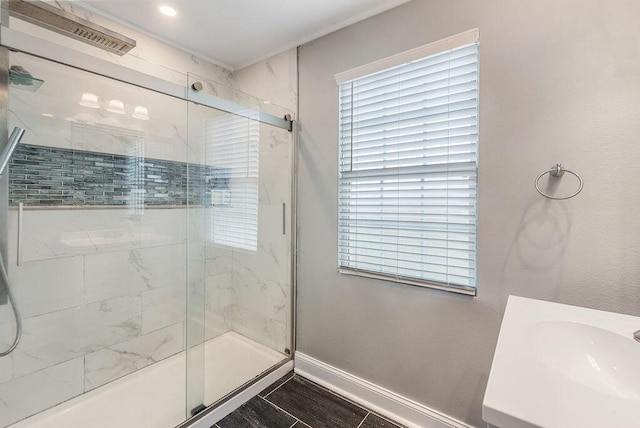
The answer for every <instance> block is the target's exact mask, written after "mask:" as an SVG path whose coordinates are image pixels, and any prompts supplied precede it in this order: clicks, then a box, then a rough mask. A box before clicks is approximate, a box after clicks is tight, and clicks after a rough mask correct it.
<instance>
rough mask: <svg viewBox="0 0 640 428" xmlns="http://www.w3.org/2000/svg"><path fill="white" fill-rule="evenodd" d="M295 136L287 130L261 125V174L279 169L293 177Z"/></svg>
mask: <svg viewBox="0 0 640 428" xmlns="http://www.w3.org/2000/svg"><path fill="white" fill-rule="evenodd" d="M292 145H293V134H292V133H291V132H289V131H287V130H286V129H281V128H275V127H273V126H271V125H267V124H264V123H261V124H260V172H261V173H264V172H265V171H267V170H269V169H274V168H279V169H281V170H282V172H283V173H285V174H287V175H289V176H290V175H291V168H292V165H291V157H292Z"/></svg>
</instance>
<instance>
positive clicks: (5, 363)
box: [0, 327, 13, 383]
mask: <svg viewBox="0 0 640 428" xmlns="http://www.w3.org/2000/svg"><path fill="white" fill-rule="evenodd" d="M0 330H2V334H3V335H4V334H5V331H4V329H2V328H1V327H0ZM5 339H6V338H5V337H2V338H1V339H0V346H2V349H3V350H4V349H7V345H6V344H7V342H8V341H9V340H8V339H7V340H5ZM12 378H13V355H12V354H9V355H6V356H4V357H0V383H2V382H7V381H8V380H11V379H12Z"/></svg>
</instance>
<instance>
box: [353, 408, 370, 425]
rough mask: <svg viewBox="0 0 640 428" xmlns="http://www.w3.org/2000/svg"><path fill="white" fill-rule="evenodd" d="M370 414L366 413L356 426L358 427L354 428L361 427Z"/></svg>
mask: <svg viewBox="0 0 640 428" xmlns="http://www.w3.org/2000/svg"><path fill="white" fill-rule="evenodd" d="M370 414H371V412H367V414H366V415H364V418H362V420H361V421H360V423H359V424H358V426H357V427H356V428H360V427H361V426H362V424H363V423H364V421H365V419H367V418H368V417H369V415H370Z"/></svg>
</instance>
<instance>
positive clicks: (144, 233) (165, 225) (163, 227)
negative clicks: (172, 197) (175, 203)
mask: <svg viewBox="0 0 640 428" xmlns="http://www.w3.org/2000/svg"><path fill="white" fill-rule="evenodd" d="M186 221H187V209H186V208H167V209H164V208H154V209H146V210H145V211H144V214H142V215H141V216H140V223H141V229H140V237H139V241H140V245H141V247H143V248H144V247H157V246H160V245H169V244H183V243H185V242H186V239H187V230H186V229H187V228H186Z"/></svg>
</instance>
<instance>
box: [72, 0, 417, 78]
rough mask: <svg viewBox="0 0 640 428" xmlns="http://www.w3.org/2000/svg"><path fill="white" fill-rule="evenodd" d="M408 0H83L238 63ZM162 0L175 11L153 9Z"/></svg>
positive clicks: (232, 65)
mask: <svg viewBox="0 0 640 428" xmlns="http://www.w3.org/2000/svg"><path fill="white" fill-rule="evenodd" d="M407 1H409V0H84V1H83V2H82V3H84V4H85V5H88V6H89V7H91V8H92V9H94V10H96V11H98V12H101V13H103V14H105V15H107V16H110V17H114V18H116V19H117V20H119V21H124V22H125V23H128V24H130V25H133V26H134V27H136V28H138V29H141V30H143V31H144V32H146V33H150V34H152V35H154V36H156V37H158V38H160V39H163V40H165V41H168V42H170V43H172V44H173V45H176V46H178V47H182V48H186V50H188V51H191V52H192V53H195V54H196V55H198V56H201V57H203V58H205V59H209V60H213V61H215V62H217V63H219V64H222V65H226V66H227V67H229V68H231V69H240V68H242V67H245V66H247V65H250V64H253V63H255V62H257V61H260V60H262V59H265V58H268V57H269V56H271V55H274V54H276V53H279V52H282V51H284V50H286V49H289V48H292V47H295V46H298V45H300V44H302V43H305V42H308V41H310V40H313V39H315V38H317V37H320V36H322V35H324V34H328V33H330V32H332V31H335V30H337V29H340V28H343V27H346V26H347V25H350V24H352V23H354V22H357V21H360V20H363V19H365V18H368V17H370V16H373V15H376V14H378V13H380V12H383V11H385V10H388V9H391V8H393V7H395V6H398V5H400V4H402V3H406V2H407ZM161 5H167V6H171V7H173V8H174V9H175V10H176V11H177V15H176V16H175V17H168V16H165V15H163V14H161V13H160V12H159V9H158V7H159V6H161Z"/></svg>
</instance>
